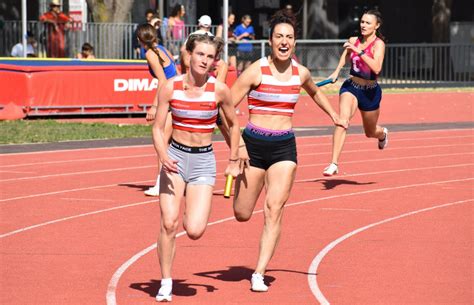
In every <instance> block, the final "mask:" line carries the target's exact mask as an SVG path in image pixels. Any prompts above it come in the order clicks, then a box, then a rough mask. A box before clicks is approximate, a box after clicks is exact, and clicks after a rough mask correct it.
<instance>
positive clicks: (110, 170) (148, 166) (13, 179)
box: [0, 165, 156, 182]
mask: <svg viewBox="0 0 474 305" xmlns="http://www.w3.org/2000/svg"><path fill="white" fill-rule="evenodd" d="M152 167H153V168H156V165H145V166H133V167H119V168H110V169H102V170H96V171H84V172H71V173H63V174H59V173H56V174H51V175H44V176H31V177H21V178H11V179H3V180H0V182H8V181H22V180H31V179H42V178H50V177H66V176H74V175H88V174H97V173H110V172H117V171H125V170H136V169H144V168H152Z"/></svg>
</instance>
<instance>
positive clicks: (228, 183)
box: [224, 175, 234, 198]
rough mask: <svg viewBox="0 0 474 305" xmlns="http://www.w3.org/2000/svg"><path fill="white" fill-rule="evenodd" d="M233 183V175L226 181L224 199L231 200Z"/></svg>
mask: <svg viewBox="0 0 474 305" xmlns="http://www.w3.org/2000/svg"><path fill="white" fill-rule="evenodd" d="M232 182H234V177H233V176H232V175H228V176H227V178H226V179H225V188H224V197H225V198H230V192H231V190H232Z"/></svg>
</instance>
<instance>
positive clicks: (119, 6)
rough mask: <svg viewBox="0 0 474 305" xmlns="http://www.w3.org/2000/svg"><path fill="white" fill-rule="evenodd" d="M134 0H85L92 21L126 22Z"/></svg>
mask: <svg viewBox="0 0 474 305" xmlns="http://www.w3.org/2000/svg"><path fill="white" fill-rule="evenodd" d="M133 1H134V0H87V6H88V7H89V9H90V11H91V13H92V19H93V21H94V22H113V23H124V22H128V14H129V12H130V10H131V9H132V5H133Z"/></svg>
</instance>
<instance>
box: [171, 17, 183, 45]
mask: <svg viewBox="0 0 474 305" xmlns="http://www.w3.org/2000/svg"><path fill="white" fill-rule="evenodd" d="M171 30H172V33H173V39H174V40H181V39H183V37H184V20H181V19H177V18H175V19H174V25H173V28H172V29H171Z"/></svg>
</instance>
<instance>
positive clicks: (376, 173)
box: [295, 163, 474, 183]
mask: <svg viewBox="0 0 474 305" xmlns="http://www.w3.org/2000/svg"><path fill="white" fill-rule="evenodd" d="M472 165H474V163H463V164H455V165H444V166H430V167H416V168H407V169H394V170H388V171H378V172H365V173H357V174H349V175H340V176H337V175H336V176H331V177H320V178H309V179H299V180H296V181H295V183H296V182H298V183H301V182H311V181H315V180H316V181H319V180H337V179H341V178H346V177H358V176H366V175H378V174H393V173H403V172H409V171H417V170H430V169H443V168H452V167H466V166H472Z"/></svg>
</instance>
